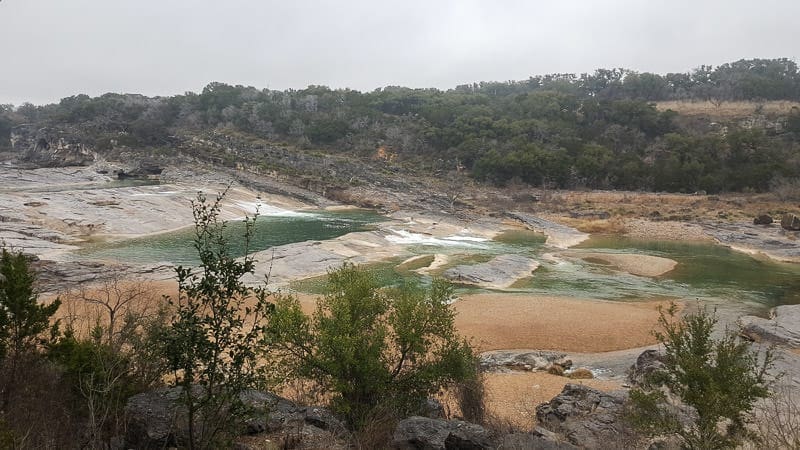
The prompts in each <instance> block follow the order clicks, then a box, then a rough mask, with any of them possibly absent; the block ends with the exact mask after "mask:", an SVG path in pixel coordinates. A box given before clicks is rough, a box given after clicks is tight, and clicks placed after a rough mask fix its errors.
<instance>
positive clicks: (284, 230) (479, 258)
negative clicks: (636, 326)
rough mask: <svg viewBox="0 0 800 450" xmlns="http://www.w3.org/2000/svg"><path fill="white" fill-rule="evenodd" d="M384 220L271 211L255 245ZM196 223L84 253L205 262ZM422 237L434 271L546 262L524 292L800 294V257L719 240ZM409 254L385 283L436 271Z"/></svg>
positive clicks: (383, 268)
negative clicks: (788, 259) (568, 246)
mask: <svg viewBox="0 0 800 450" xmlns="http://www.w3.org/2000/svg"><path fill="white" fill-rule="evenodd" d="M383 220H384V217H383V216H381V215H379V214H377V213H375V212H372V211H364V210H351V211H339V212H319V213H307V214H299V215H289V216H263V217H259V219H258V221H257V222H256V228H255V233H254V235H253V240H252V242H251V248H250V250H251V251H259V250H263V249H267V248H269V247H272V246H276V245H283V244H289V243H293V242H301V241H306V240H325V239H332V238H335V237H338V236H342V235H344V234H347V233H350V232H354V231H365V230H369V229H372V228H373V225H372V224H374V223H376V222H380V221H383ZM193 231H194V230H193V229H192V228H188V229H185V230H181V231H178V232H173V233H165V234H161V235H156V236H151V237H146V238H138V239H131V240H127V241H123V242H117V243H95V244H92V245H89V246H87V247H85V248H83V249H81V250H79V251H77V252H76V253H77V255H78V256H80V257H81V258H92V259H104V260H119V261H126V262H135V263H155V262H159V261H169V262H172V263H175V264H182V265H196V264H197V263H198V261H197V256H196V252H195V249H194V248H193V246H192V238H193ZM226 233H227V235H228V237H229V241H230V242H231V243H232V248H231V250H232V252H233V254H234V255H236V256H240V255H242V254H244V250H245V249H244V248H243V247H242V246H241V241H242V239H241V236H242V234H243V225H242V224H241V223H240V222H230V223H229V224H228V228H227V230H226ZM418 237H419V239H420V240H421V241H422V242H428V245H426V244H424V243H414V242H409V243H408V246H407V249H408V250H409V252H411V253H412V254H416V255H433V254H437V253H438V254H445V255H448V258H449V261H448V263H447V265H445V266H444V267H442V268H440V269H439V270H437V271H434V272H433V274H434V275H438V274H441V272H442V271H444V270H445V269H447V268H448V267H452V266H454V265H459V264H476V263H479V262H484V261H488V260H489V259H491V258H492V257H493V256H495V255H499V254H507V253H515V254H521V255H525V256H528V257H531V258H533V259H535V260H537V261H539V262H540V263H541V266H540V267H539V269H537V270H536V271H535V272H534V273H533V274H532V276H531V277H530V278H528V279H525V280H522V281H520V282H519V283H517V284H516V285H514V287H513V289H511V290H514V291H519V292H530V293H536V294H542V295H563V296H573V297H585V298H597V299H608V300H639V299H648V298H681V299H698V300H702V301H710V302H714V303H716V304H734V303H735V304H737V305H740V306H742V307H744V308H749V309H750V310H754V311H763V310H765V309H766V308H767V307H772V306H775V305H779V304H794V303H800V265H795V264H782V263H777V262H773V261H769V260H762V259H757V258H753V257H751V256H749V255H746V254H743V253H740V252H735V251H732V250H730V249H727V248H725V247H722V246H718V245H713V244H698V243H681V242H665V241H651V240H637V239H627V238H620V237H594V238H592V239H590V240H588V241H586V242H584V243H582V244H581V245H579V246H577V247H575V248H574V250H570V252H568V253H567V254H566V255H565V254H563V252H561V251H559V250H556V249H552V248H549V247H546V246H545V245H544V241H545V238H544V236H542V235H541V234H537V233H532V232H510V233H505V234H503V235H501V236H499V237H498V238H496V239H495V240H493V241H485V242H477V241H464V242H453V241H443V240H441V239H438V240H437V239H433V241H434V245H430V242H429V241H431V238H430V237H425V236H421V235H418ZM404 238H408V236H404ZM582 250H585V251H591V252H612V253H638V254H646V255H653V256H662V257H665V258H670V259H674V260H675V261H677V262H678V266H677V267H676V268H675V269H674V270H672V271H671V272H668V273H666V274H664V275H662V276H660V277H654V278H651V277H641V276H635V275H630V274H626V273H622V272H619V271H615V270H613V268H612V267H609V266H606V265H602V264H593V263H591V262H586V261H583V260H581V259H580V258H579V257H577V256H576V255H579V252H580V251H582ZM404 259H405V258H398V259H396V260H392V261H387V262H383V263H380V264H376V265H374V268H375V269H376V271H377V272H376V273H377V275H376V276H377V277H378V278H379V279H380V280H381V283H383V284H386V285H391V284H396V283H398V282H399V281H401V280H403V279H407V278H414V279H417V280H419V281H422V282H423V283H424V282H427V281H428V280H429V277H427V276H422V275H419V274H418V273H416V272H413V271H411V270H408V268H405V267H403V266H401V263H402V262H403V260H404ZM398 266H400V267H398ZM324 281H325V279H324V277H317V278H314V279H309V280H301V281H298V282H295V283H293V284H292V288H294V289H297V290H300V291H307V292H320V291H321V289H322V288H323V287H324ZM476 290H480V289H476V288H474V287H469V286H460V287H459V291H462V292H470V291H472V292H474V291H476Z"/></svg>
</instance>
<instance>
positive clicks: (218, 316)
mask: <svg viewBox="0 0 800 450" xmlns="http://www.w3.org/2000/svg"><path fill="white" fill-rule="evenodd" d="M223 198H224V193H223V194H220V195H218V196H217V198H216V200H215V201H213V202H209V201H207V200H206V197H205V196H204V195H203V194H202V193H200V194H198V196H197V200H196V201H193V203H192V206H193V212H194V220H195V239H194V246H195V248H196V249H197V252H198V255H199V257H200V268H199V270H195V269H191V268H186V267H178V268H177V269H176V271H177V279H178V292H179V293H178V297H177V298H169V299H168V300H169V304H170V305H171V307H172V308H174V315H173V317H172V319H171V321H170V325H171V326H170V327H169V328H168V329H167V331H166V332H165V333H164V336H163V341H164V356H165V357H166V358H167V360H168V361H169V365H170V367H171V369H172V370H173V371H174V375H175V380H176V384H177V385H178V386H180V387H181V388H182V396H183V400H184V402H185V404H186V408H187V416H188V417H187V425H188V430H189V442H187V443H185V444H186V446H187V447H188V448H190V449H195V448H211V447H217V446H220V445H225V444H226V443H228V440H229V439H230V438H231V436H233V435H234V433H235V432H237V431H238V430H237V427H238V426H239V425H241V421H242V418H243V415H244V414H245V413H246V412H247V408H246V407H245V404H244V403H243V402H242V401H241V399H240V394H242V392H243V391H245V390H247V389H250V388H253V387H257V386H258V385H259V384H260V383H261V382H262V381H263V380H264V375H265V370H264V366H263V365H262V364H260V363H259V359H258V357H257V354H256V349H257V347H258V343H259V342H260V341H261V340H262V323H261V321H262V319H263V318H264V315H265V314H267V313H268V312H269V303H268V301H267V292H266V290H265V289H264V288H263V287H255V288H253V287H248V286H246V285H245V284H244V283H243V282H242V280H241V278H242V277H243V276H244V275H246V274H251V273H253V272H254V267H255V266H254V264H255V261H254V259H253V258H252V256H250V255H249V254H248V253H247V248H248V244H249V242H250V237H251V236H252V233H253V226H254V223H255V219H249V218H246V219H245V221H244V223H245V232H244V236H243V239H244V242H245V256H244V257H243V258H240V259H237V258H235V257H234V255H231V253H230V249H229V245H228V238H227V237H226V234H225V227H226V223H225V222H224V221H221V220H220V219H219V213H220V208H221V202H222V200H223Z"/></svg>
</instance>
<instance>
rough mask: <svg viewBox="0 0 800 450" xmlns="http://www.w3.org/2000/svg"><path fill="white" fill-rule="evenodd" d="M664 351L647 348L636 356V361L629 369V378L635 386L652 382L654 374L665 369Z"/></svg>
mask: <svg viewBox="0 0 800 450" xmlns="http://www.w3.org/2000/svg"><path fill="white" fill-rule="evenodd" d="M664 367H665V366H664V353H663V352H661V351H659V350H645V351H644V352H642V354H641V355H639V357H638V358H636V362H635V363H634V364H633V365H632V366H631V368H630V369H629V370H628V380H630V382H631V384H633V385H634V386H643V385H648V384H649V383H650V381H651V380H650V378H652V376H653V374H655V373H656V372H659V371H661V370H663V369H664Z"/></svg>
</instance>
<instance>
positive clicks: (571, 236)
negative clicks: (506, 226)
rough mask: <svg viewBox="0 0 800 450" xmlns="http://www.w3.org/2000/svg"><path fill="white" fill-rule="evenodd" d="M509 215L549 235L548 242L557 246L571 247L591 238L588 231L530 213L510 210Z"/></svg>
mask: <svg viewBox="0 0 800 450" xmlns="http://www.w3.org/2000/svg"><path fill="white" fill-rule="evenodd" d="M507 215H508V216H509V217H511V218H512V219H516V220H519V221H520V222H522V223H524V224H525V225H526V226H527V227H528V228H530V229H532V230H534V231H540V232H542V233H544V234H545V235H547V244H548V245H551V246H553V247H556V248H569V247H572V246H573V245H578V244H580V243H581V242H583V241H585V240H586V239H589V235H588V234H587V233H583V232H581V231H578V230H576V229H574V228H571V227H568V226H566V225H561V224H559V223H555V222H551V221H549V220H545V219H542V218H539V217H536V216H532V215H530V214H525V213H521V212H510V213H508V214H507Z"/></svg>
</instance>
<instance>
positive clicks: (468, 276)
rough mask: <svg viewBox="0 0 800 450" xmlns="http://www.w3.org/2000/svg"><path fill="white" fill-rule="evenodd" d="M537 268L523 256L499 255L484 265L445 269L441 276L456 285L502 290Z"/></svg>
mask: <svg viewBox="0 0 800 450" xmlns="http://www.w3.org/2000/svg"><path fill="white" fill-rule="evenodd" d="M538 267H539V263H538V262H536V261H535V260H533V259H530V258H526V257H524V256H520V255H500V256H497V257H495V258H493V259H492V260H491V261H489V262H486V263H481V264H474V265H470V266H467V265H464V266H456V267H453V268H452V269H447V270H445V271H444V274H443V275H444V277H445V278H447V279H448V280H451V281H453V282H456V283H461V284H472V285H475V286H481V287H486V288H496V289H503V288H507V287H510V286H511V285H512V284H514V283H515V282H517V281H518V280H520V279H522V278H526V277H529V276H530V275H531V273H532V272H533V271H534V270H536V269H537V268H538Z"/></svg>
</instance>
